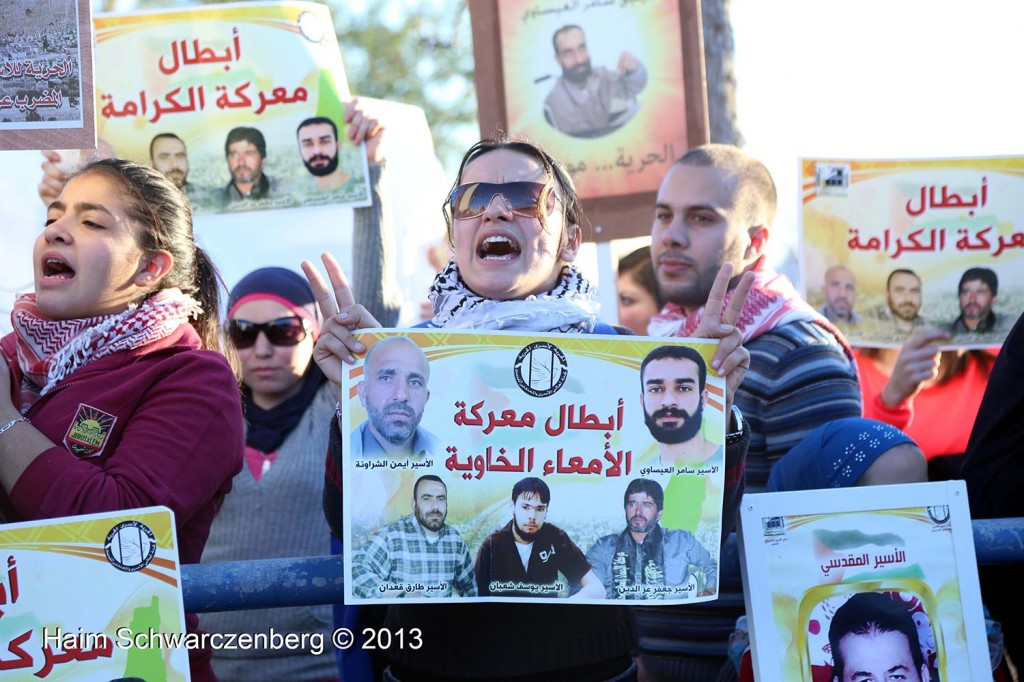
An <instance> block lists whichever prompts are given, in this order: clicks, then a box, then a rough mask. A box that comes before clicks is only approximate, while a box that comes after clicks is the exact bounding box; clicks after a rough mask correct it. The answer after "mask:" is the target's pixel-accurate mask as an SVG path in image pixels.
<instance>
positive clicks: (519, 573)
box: [341, 330, 725, 604]
mask: <svg viewBox="0 0 1024 682" xmlns="http://www.w3.org/2000/svg"><path fill="white" fill-rule="evenodd" d="M359 338H360V340H361V341H362V342H363V343H364V344H365V345H366V346H367V347H368V348H369V351H368V352H367V354H366V355H365V356H364V357H362V358H360V360H359V362H358V364H356V365H355V366H353V367H351V368H350V369H348V371H347V372H346V374H345V376H344V381H343V387H342V388H343V395H344V396H346V400H343V401H342V405H341V407H342V418H341V424H342V434H343V435H342V438H343V442H344V458H343V463H342V468H343V473H342V481H343V486H344V499H345V514H344V521H345V538H344V540H345V548H346V552H348V554H349V559H350V560H349V561H347V562H346V581H345V587H346V591H347V592H346V595H347V596H346V598H347V599H351V602H347V603H359V602H368V601H374V602H379V601H391V600H396V599H401V600H402V601H403V602H409V601H427V600H432V599H459V600H478V601H483V600H493V601H531V600H537V599H574V600H580V601H582V602H584V603H594V604H599V603H612V602H614V601H618V600H620V599H626V600H631V601H633V602H634V603H635V602H647V603H656V604H662V603H672V602H679V601H684V600H686V601H690V602H694V601H706V600H710V599H714V598H716V596H717V593H718V578H717V577H718V561H719V541H720V537H721V524H722V519H721V514H722V491H723V485H724V481H725V457H724V446H723V443H724V425H725V419H724V414H723V411H724V405H723V403H724V382H723V380H722V379H721V378H720V377H718V376H717V375H716V374H715V373H714V372H713V371H712V370H711V369H710V368H709V367H710V360H711V358H712V356H713V353H714V350H715V347H716V346H715V344H714V343H713V342H709V341H702V340H693V339H652V338H643V337H616V336H603V335H596V334H595V335H590V334H544V333H541V334H531V335H529V336H526V335H522V334H517V333H513V332H489V333H472V332H448V331H442V330H429V331H428V330H424V331H414V332H409V331H397V330H381V331H374V332H365V333H362V334H360V335H359Z"/></svg>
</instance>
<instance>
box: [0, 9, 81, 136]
mask: <svg viewBox="0 0 1024 682" xmlns="http://www.w3.org/2000/svg"><path fill="white" fill-rule="evenodd" d="M95 123H96V122H95V116H94V112H93V104H92V20H91V14H90V11H89V2H88V0H49V1H48V2H34V1H32V0H11V1H10V2H7V3H5V6H4V9H3V31H2V35H0V149H55V148H69V149H93V148H95V147H96V125H95Z"/></svg>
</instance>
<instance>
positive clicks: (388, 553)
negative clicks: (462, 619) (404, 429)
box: [352, 474, 477, 599]
mask: <svg viewBox="0 0 1024 682" xmlns="http://www.w3.org/2000/svg"><path fill="white" fill-rule="evenodd" d="M412 491H413V492H412V495H413V497H412V514H409V515H408V516H403V517H402V518H400V519H398V520H397V521H395V522H394V523H391V524H388V525H387V526H384V527H383V528H379V529H377V530H375V531H374V532H373V533H372V534H371V535H370V537H369V538H367V540H366V545H365V546H364V547H363V549H362V551H360V552H359V553H358V554H356V556H355V561H354V562H353V564H352V592H353V593H354V594H355V595H356V596H357V597H360V598H363V599H375V598H379V597H394V596H398V595H399V594H400V593H401V594H405V595H406V596H410V597H449V596H451V595H452V594H453V592H454V593H457V594H460V595H462V596H464V597H475V596H476V594H477V591H476V580H475V577H474V573H473V560H472V558H471V557H470V555H469V548H468V547H467V546H466V542H465V541H464V540H463V539H462V536H461V535H459V532H458V531H457V530H455V529H454V528H452V527H451V526H448V525H446V524H445V519H446V518H447V517H448V489H447V487H446V486H445V484H444V482H443V481H442V480H441V479H440V478H438V477H437V476H434V475H430V474H428V475H426V476H421V477H419V478H418V479H417V480H416V484H415V485H414V486H413V489H412Z"/></svg>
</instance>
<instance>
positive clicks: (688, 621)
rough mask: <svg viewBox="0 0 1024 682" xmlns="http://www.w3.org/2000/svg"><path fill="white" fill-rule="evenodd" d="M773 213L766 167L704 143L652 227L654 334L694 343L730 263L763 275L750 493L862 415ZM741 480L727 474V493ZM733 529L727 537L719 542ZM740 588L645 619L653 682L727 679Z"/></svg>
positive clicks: (834, 337)
mask: <svg viewBox="0 0 1024 682" xmlns="http://www.w3.org/2000/svg"><path fill="white" fill-rule="evenodd" d="M775 206H776V192H775V183H774V182H773V181H772V178H771V175H770V174H769V172H768V169H767V168H765V166H764V164H762V163H761V162H760V161H757V160H756V159H754V158H752V157H750V156H748V155H747V154H745V153H744V152H742V151H740V150H739V149H738V148H736V147H733V146H730V145H718V144H712V145H704V146H701V147H696V148H694V149H691V150H690V151H689V152H687V153H686V154H685V155H684V156H683V157H682V158H680V159H679V160H678V161H676V162H675V163H674V164H673V165H672V167H671V168H670V169H669V171H668V174H667V175H666V176H665V178H664V180H663V181H662V183H661V187H660V188H659V190H658V199H657V204H656V206H655V210H654V224H653V225H652V227H651V256H652V259H653V261H654V268H655V272H656V274H657V277H658V285H659V288H660V289H661V294H662V296H663V297H664V298H665V300H667V301H668V304H667V305H666V306H665V308H664V309H663V310H662V311H661V314H660V315H657V316H655V318H654V319H652V320H651V324H650V327H649V329H648V332H649V333H650V334H651V335H653V336H690V335H691V334H692V332H693V330H694V329H696V327H697V324H698V323H699V321H700V318H701V316H702V314H703V305H704V301H706V300H707V295H708V292H709V291H710V289H711V284H712V283H713V282H714V278H715V274H716V273H717V272H718V270H719V268H721V267H722V264H723V263H727V262H728V263H732V265H733V272H734V273H735V274H736V279H734V280H733V285H735V283H736V282H738V278H739V276H740V275H742V274H743V273H744V272H747V271H752V272H753V273H754V274H755V276H756V279H755V282H754V286H753V287H752V288H751V290H750V294H749V295H748V297H747V300H746V303H745V305H744V306H743V310H742V312H741V314H740V317H739V320H738V321H737V326H738V327H739V328H740V331H741V333H742V334H743V345H744V347H746V348H747V349H748V350H749V351H750V368H749V369H748V370H747V375H746V377H745V378H744V379H743V383H742V384H741V385H740V386H739V388H738V389H737V391H736V397H735V400H734V403H735V405H736V406H737V407H738V408H739V409H740V411H741V412H742V414H743V418H744V419H746V420H747V421H748V422H749V424H750V430H751V439H750V448H749V450H748V452H747V462H746V467H747V468H746V489H747V490H748V491H750V492H760V491H763V490H764V487H765V484H766V483H767V481H768V473H769V471H770V470H771V467H772V465H773V464H774V463H775V462H776V461H777V460H778V459H779V458H780V457H782V455H784V454H785V453H786V452H787V451H789V449H790V448H791V447H793V446H794V445H796V444H797V443H799V442H800V441H801V440H802V439H803V438H804V436H805V435H806V434H807V433H808V432H810V431H811V430H813V429H814V428H815V427H818V426H821V425H822V424H824V423H826V422H829V421H831V420H833V419H838V418H841V417H859V416H860V415H861V398H860V390H859V388H858V385H857V371H856V365H855V364H854V361H853V356H852V353H851V351H850V348H849V346H848V344H847V343H846V340H845V339H844V338H843V335H842V333H841V332H840V331H839V330H838V329H836V328H835V327H834V326H833V325H832V323H831V322H829V321H828V320H826V319H825V318H824V317H823V316H822V315H821V314H820V313H818V312H817V311H815V310H814V309H813V308H811V307H810V306H809V305H808V304H807V303H806V302H805V301H804V300H803V299H801V298H800V296H799V294H798V293H797V292H796V290H795V289H794V288H793V285H792V284H791V283H790V282H789V280H788V279H786V277H784V276H782V275H778V274H776V273H774V272H772V271H770V270H769V269H768V268H767V267H766V265H765V262H764V261H765V256H764V253H765V246H766V245H767V243H768V238H769V235H770V232H771V223H772V219H773V218H774V217H775ZM726 305H728V298H727V299H726ZM743 475H744V473H743V472H742V471H726V479H727V480H726V485H727V486H728V485H729V480H731V478H734V477H741V476H743ZM730 530H731V529H730V528H724V527H723V529H722V532H723V539H724V535H725V534H726V533H728V532H729V531H730ZM736 587H737V586H732V594H730V589H729V588H730V586H728V585H723V594H722V595H721V598H720V599H719V601H718V602H714V603H711V604H702V605H701V608H700V609H697V608H693V607H687V606H673V607H663V609H662V610H660V611H658V612H656V613H655V612H649V611H648V610H647V609H643V608H639V609H637V611H636V618H637V624H638V628H639V631H640V648H641V651H642V659H643V661H644V666H645V668H646V669H647V671H648V673H650V674H651V675H652V677H653V678H654V679H689V680H715V679H730V678H729V677H728V676H727V677H723V678H718V677H717V675H718V672H719V669H721V668H723V664H724V665H725V667H729V664H727V663H726V653H727V642H728V638H729V635H730V634H731V633H732V631H733V623H734V622H735V620H736V616H737V615H739V614H741V613H742V612H743V606H742V604H743V600H742V597H741V596H740V595H738V594H737V593H736V592H737V590H736ZM666 608H667V609H668V610H665V609H666ZM648 614H649V615H648ZM666 642H668V643H669V644H667V645H666V644H665V643H666Z"/></svg>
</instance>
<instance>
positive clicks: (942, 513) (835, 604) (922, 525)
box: [740, 481, 992, 682]
mask: <svg viewBox="0 0 1024 682" xmlns="http://www.w3.org/2000/svg"><path fill="white" fill-rule="evenodd" d="M872 490H874V491H875V494H872V495H865V494H864V493H865V489H864V488H844V489H836V490H811V491H803V492H784V493H761V494H751V495H745V496H744V497H743V502H742V503H741V513H740V552H741V556H742V560H741V568H742V571H743V577H744V584H745V585H747V586H748V589H747V590H745V594H744V597H745V600H746V607H747V614H748V616H749V617H750V618H751V619H752V621H753V622H752V623H751V627H750V634H751V650H752V654H753V656H752V658H753V661H754V665H755V668H756V670H757V679H760V680H776V679H785V680H793V681H795V682H814V681H816V680H822V679H829V680H831V679H832V677H831V676H832V673H833V671H834V670H835V669H836V668H837V666H855V667H856V669H857V670H865V671H867V670H878V669H884V670H892V669H899V670H901V674H904V675H906V677H905V679H908V680H910V679H919V678H920V679H931V680H976V681H978V682H980V681H982V680H990V679H991V678H992V671H991V664H990V661H989V654H988V643H987V640H986V637H985V624H984V619H983V615H982V606H981V593H980V589H979V586H978V567H977V560H976V558H975V553H974V536H973V532H972V528H971V519H970V515H969V510H968V506H967V492H966V487H965V485H964V483H963V481H948V482H941V483H916V484H904V485H890V486H884V487H883V488H872ZM869 624H874V628H873V629H874V630H875V631H876V632H875V635H876V636H877V637H878V638H877V639H873V640H871V641H868V640H867V639H866V638H865V637H864V636H863V635H860V634H858V633H860V632H862V631H863V630H865V629H869V630H870V629H872V628H871V627H869ZM879 679H885V678H884V677H883V678H879Z"/></svg>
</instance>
